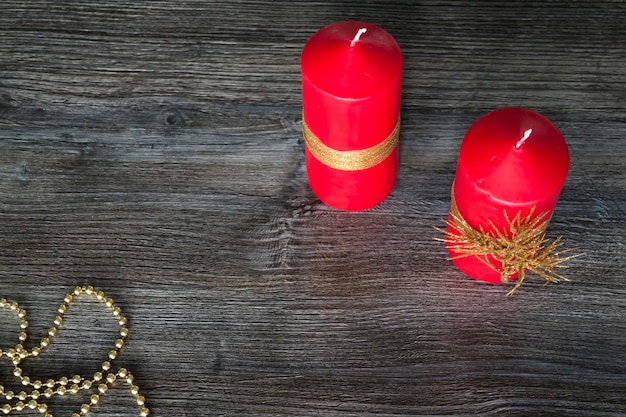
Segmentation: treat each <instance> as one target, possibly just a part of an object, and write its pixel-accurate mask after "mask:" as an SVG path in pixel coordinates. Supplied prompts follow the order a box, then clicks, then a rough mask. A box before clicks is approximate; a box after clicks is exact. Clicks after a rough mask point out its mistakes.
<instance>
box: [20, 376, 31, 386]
mask: <svg viewBox="0 0 626 417" xmlns="http://www.w3.org/2000/svg"><path fill="white" fill-rule="evenodd" d="M21 381H22V385H30V378H29V377H27V376H23V377H22V378H21Z"/></svg>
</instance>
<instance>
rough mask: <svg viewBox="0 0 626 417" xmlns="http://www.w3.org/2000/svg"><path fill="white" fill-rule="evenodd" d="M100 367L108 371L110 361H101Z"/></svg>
mask: <svg viewBox="0 0 626 417" xmlns="http://www.w3.org/2000/svg"><path fill="white" fill-rule="evenodd" d="M102 369H103V370H105V371H108V370H109V369H111V362H109V361H105V362H102Z"/></svg>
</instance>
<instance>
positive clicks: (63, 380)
mask: <svg viewBox="0 0 626 417" xmlns="http://www.w3.org/2000/svg"><path fill="white" fill-rule="evenodd" d="M59 384H61V385H67V377H65V376H62V377H61V378H59Z"/></svg>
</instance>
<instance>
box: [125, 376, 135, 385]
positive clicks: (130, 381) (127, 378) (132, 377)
mask: <svg viewBox="0 0 626 417" xmlns="http://www.w3.org/2000/svg"><path fill="white" fill-rule="evenodd" d="M134 380H135V377H134V376H133V374H128V376H126V383H127V384H132V383H133V381H134Z"/></svg>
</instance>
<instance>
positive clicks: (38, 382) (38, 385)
mask: <svg viewBox="0 0 626 417" xmlns="http://www.w3.org/2000/svg"><path fill="white" fill-rule="evenodd" d="M42 386H43V384H42V383H41V381H40V380H38V379H36V380H34V381H33V388H35V389H39V388H41V387H42Z"/></svg>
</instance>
